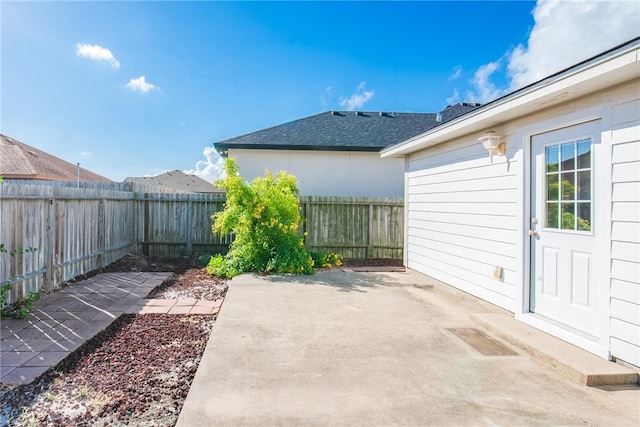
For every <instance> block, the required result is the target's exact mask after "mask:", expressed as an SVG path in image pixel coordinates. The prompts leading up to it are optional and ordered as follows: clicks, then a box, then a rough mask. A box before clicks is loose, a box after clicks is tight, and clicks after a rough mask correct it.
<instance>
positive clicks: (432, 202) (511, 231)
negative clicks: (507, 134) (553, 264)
mask: <svg viewBox="0 0 640 427" xmlns="http://www.w3.org/2000/svg"><path fill="white" fill-rule="evenodd" d="M478 136H479V135H473V136H469V137H467V138H462V139H460V140H457V141H452V142H451V143H447V144H441V145H438V146H435V147H432V148H429V149H426V150H423V151H420V152H418V153H415V154H412V155H411V156H410V157H409V158H408V159H407V175H406V180H407V182H406V184H407V195H406V199H405V200H406V201H405V205H406V211H407V213H406V215H407V235H406V246H407V250H406V251H405V253H406V254H407V255H406V257H407V259H406V265H407V267H409V268H412V269H414V270H417V271H420V272H422V273H424V274H427V275H429V276H431V277H434V278H436V279H438V280H441V281H443V282H445V283H448V284H450V285H453V286H455V287H457V288H459V289H462V290H464V291H466V292H469V293H471V294H473V295H476V296H478V297H480V298H482V299H485V300H487V301H489V302H492V303H494V304H496V305H498V306H500V307H503V308H505V309H507V310H510V311H514V303H515V299H516V295H515V293H516V287H517V286H518V285H519V284H520V283H521V279H520V277H518V274H519V273H520V269H519V268H518V263H519V262H520V261H521V259H522V257H519V256H518V252H519V248H518V246H517V237H516V235H517V233H518V229H519V228H520V227H519V226H518V216H519V213H518V210H519V209H520V205H519V203H518V202H519V201H520V200H521V196H520V191H521V188H520V185H519V177H518V175H519V174H520V170H521V169H522V151H521V150H520V149H518V148H516V147H515V146H514V144H513V143H512V142H508V143H507V153H506V156H504V157H502V156H496V155H494V157H493V163H491V160H490V159H489V155H488V153H487V151H486V150H485V149H484V148H483V147H482V145H481V144H480V143H479V142H478V141H477V138H478ZM496 267H502V269H503V272H502V276H501V277H500V278H496V277H494V275H493V274H494V270H495V268H496Z"/></svg>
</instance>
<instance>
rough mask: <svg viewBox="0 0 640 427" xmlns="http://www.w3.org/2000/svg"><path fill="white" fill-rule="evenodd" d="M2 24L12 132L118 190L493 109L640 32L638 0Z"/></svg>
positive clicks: (87, 9) (38, 5)
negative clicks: (251, 143)
mask: <svg viewBox="0 0 640 427" xmlns="http://www.w3.org/2000/svg"><path fill="white" fill-rule="evenodd" d="M0 19H1V30H0V31H1V37H2V39H1V47H2V50H1V58H0V59H1V63H0V71H1V76H0V83H1V84H0V90H1V92H0V107H1V110H0V131H1V132H2V133H3V134H5V135H8V136H10V137H12V138H15V139H17V140H19V141H22V142H24V143H26V144H29V145H32V146H34V147H37V148H39V149H41V150H44V151H47V152H49V153H51V154H54V155H56V156H58V157H61V158H63V159H65V160H67V161H69V162H72V163H77V162H80V163H81V165H82V166H83V167H85V168H87V169H90V170H92V171H94V172H96V173H99V174H101V175H104V176H106V177H108V178H111V179H113V180H116V181H120V180H123V179H124V178H125V177H127V176H143V175H155V174H159V173H162V172H165V171H167V170H175V169H180V170H184V171H187V172H190V173H196V174H198V175H200V176H202V177H203V178H205V179H207V180H213V179H215V178H216V177H217V176H218V175H219V172H220V159H219V156H217V153H215V151H214V150H213V149H212V144H213V142H215V141H218V140H222V139H226V138H230V137H234V136H238V135H241V134H244V133H248V132H252V131H255V130H259V129H262V128H265V127H269V126H273V125H277V124H280V123H284V122H287V121H291V120H295V119H297V118H301V117H305V116H308V115H312V114H316V113H319V112H322V111H327V110H332V109H339V110H346V109H355V110H365V111H398V112H408V111H410V112H437V111H440V110H441V109H443V108H444V107H446V106H447V105H449V104H452V103H456V102H463V101H470V102H487V101H490V100H492V99H495V98H496V97H498V96H500V95H503V94H504V93H508V92H509V91H511V90H514V89H517V88H518V87H521V86H522V85H525V84H527V83H530V82H533V81H536V80H539V79H540V78H543V77H545V76H546V75H549V74H552V73H553V72H555V71H558V70H560V69H562V68H565V67H567V66H569V65H572V64H574V63H576V62H579V61H580V60H582V59H586V58H588V57H590V56H593V55H594V54H597V53H599V52H602V51H604V50H606V49H608V48H610V47H613V46H615V45H617V44H619V43H621V42H624V41H626V40H629V39H631V38H634V37H636V36H638V35H640V30H639V28H640V3H638V2H633V1H596V2H593V1H578V2H573V1H558V0H541V1H539V2H537V3H536V2H528V1H517V2H506V1H496V2H483V1H467V2H432V1H424V2H9V1H2V2H0ZM0 162H1V159H0Z"/></svg>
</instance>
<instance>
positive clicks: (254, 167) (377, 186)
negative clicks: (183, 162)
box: [228, 149, 404, 197]
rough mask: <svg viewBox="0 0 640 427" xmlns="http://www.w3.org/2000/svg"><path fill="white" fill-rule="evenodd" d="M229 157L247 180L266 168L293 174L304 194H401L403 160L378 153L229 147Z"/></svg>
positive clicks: (363, 195)
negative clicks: (384, 157) (385, 157)
mask: <svg viewBox="0 0 640 427" xmlns="http://www.w3.org/2000/svg"><path fill="white" fill-rule="evenodd" d="M228 156H229V157H232V158H234V159H236V162H237V163H238V166H239V167H240V175H241V176H242V177H244V178H245V179H246V180H248V181H251V180H253V179H254V178H256V177H259V176H264V174H265V171H266V170H267V169H268V170H269V171H271V172H273V173H274V174H275V173H277V172H279V171H286V172H287V173H289V174H292V175H294V176H295V177H296V178H297V179H298V188H299V189H300V194H302V195H305V196H361V197H403V195H404V178H403V174H404V161H403V159H381V158H380V155H379V154H378V153H360V152H340V151H300V150H245V149H229V154H228Z"/></svg>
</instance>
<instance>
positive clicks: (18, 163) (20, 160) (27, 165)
mask: <svg viewBox="0 0 640 427" xmlns="http://www.w3.org/2000/svg"><path fill="white" fill-rule="evenodd" d="M77 174H78V165H76V164H73V163H69V162H67V161H65V160H62V159H61V158H59V157H56V156H54V155H51V154H49V153H47V152H44V151H42V150H38V149H37V148H35V147H31V146H30V145H27V144H24V143H22V142H20V141H17V140H15V139H13V138H10V137H8V136H6V135H2V134H0V175H1V176H3V177H4V178H7V179H37V180H48V181H49V180H50V181H75V180H76V179H77V177H78V175H77ZM80 181H82V182H112V181H111V180H110V179H109V178H105V177H104V176H102V175H98V174H97V173H94V172H91V171H89V170H87V169H84V168H82V167H81V168H80Z"/></svg>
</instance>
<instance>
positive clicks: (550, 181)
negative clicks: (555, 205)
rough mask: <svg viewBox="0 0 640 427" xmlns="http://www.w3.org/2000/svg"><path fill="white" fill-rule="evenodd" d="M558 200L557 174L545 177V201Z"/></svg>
mask: <svg viewBox="0 0 640 427" xmlns="http://www.w3.org/2000/svg"><path fill="white" fill-rule="evenodd" d="M549 200H560V186H559V185H558V174H557V173H552V174H549V175H547V201H549Z"/></svg>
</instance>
